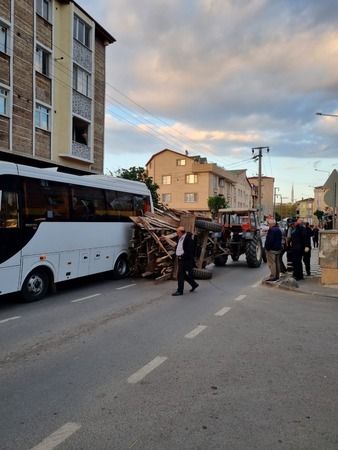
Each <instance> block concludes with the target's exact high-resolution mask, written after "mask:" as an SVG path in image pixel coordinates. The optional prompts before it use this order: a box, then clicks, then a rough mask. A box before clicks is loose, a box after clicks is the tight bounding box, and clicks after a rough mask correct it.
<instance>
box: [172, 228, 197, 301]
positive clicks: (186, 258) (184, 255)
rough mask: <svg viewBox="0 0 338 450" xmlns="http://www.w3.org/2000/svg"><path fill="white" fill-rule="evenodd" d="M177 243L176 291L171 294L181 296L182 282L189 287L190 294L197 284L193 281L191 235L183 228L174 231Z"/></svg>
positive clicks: (192, 243)
mask: <svg viewBox="0 0 338 450" xmlns="http://www.w3.org/2000/svg"><path fill="white" fill-rule="evenodd" d="M176 233H177V236H178V243H177V247H176V258H177V259H178V271H177V290H176V291H175V292H174V293H173V294H172V295H174V296H176V295H183V290H184V281H187V282H188V283H189V284H190V286H191V289H190V292H194V290H195V289H196V288H198V286H199V285H198V283H196V281H195V280H194V277H193V272H192V269H193V267H194V253H195V252H194V250H195V249H194V241H193V238H192V234H191V233H186V231H185V229H184V227H178V228H177V230H176Z"/></svg>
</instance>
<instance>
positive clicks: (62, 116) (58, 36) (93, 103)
mask: <svg viewBox="0 0 338 450" xmlns="http://www.w3.org/2000/svg"><path fill="white" fill-rule="evenodd" d="M35 6H36V2H35V0H0V23H1V20H2V22H3V23H4V25H6V24H8V27H9V34H10V35H11V36H13V40H12V39H11V40H10V43H9V48H10V51H9V52H8V55H7V54H3V53H0V83H1V84H2V87H4V88H6V89H8V91H9V95H8V100H9V101H8V103H9V111H8V117H4V116H0V148H1V150H2V153H0V159H1V156H3V157H5V158H7V157H8V156H7V154H9V153H10V154H11V158H12V160H15V156H16V155H17V157H18V158H20V157H21V156H27V157H28V158H30V161H31V164H32V165H34V158H38V159H39V160H40V161H41V160H46V164H47V165H48V161H49V162H50V161H52V162H53V163H56V164H59V165H67V166H69V167H72V168H77V169H80V170H84V171H95V172H103V153H104V148H103V144H104V115H105V48H106V46H107V45H108V44H110V43H113V42H114V41H115V39H114V38H113V37H112V36H111V35H110V34H109V33H108V32H106V31H105V30H104V29H103V28H102V27H101V26H100V25H99V24H97V23H96V22H95V21H94V20H93V19H92V18H91V17H90V16H89V15H87V14H86V12H85V11H84V10H83V9H82V8H81V7H79V6H78V5H77V4H76V3H75V2H73V1H72V0H70V1H63V0H53V1H50V3H49V6H50V7H51V8H52V10H51V11H50V12H51V14H50V21H49V20H45V19H44V18H43V17H41V16H40V15H39V14H38V13H37V12H36V10H35ZM12 11H13V13H14V17H11V14H12ZM74 15H76V16H77V17H80V19H81V20H82V21H84V22H85V23H87V24H88V26H89V27H90V42H91V44H92V45H93V48H90V49H89V48H87V47H86V46H85V45H82V44H81V42H78V41H77V40H76V39H74V38H73V20H74ZM6 26H7V25H6ZM35 42H36V44H37V45H38V46H40V47H41V48H42V50H45V51H46V52H47V55H46V54H43V71H44V72H45V73H46V75H48V76H46V75H44V74H42V73H40V72H38V71H37V70H34V69H35V67H34V66H35V60H36V48H35V45H34V44H35ZM71 55H73V58H72V56H71ZM46 58H49V60H48V59H46ZM55 61H57V63H55ZM48 63H49V68H50V71H49V70H48V68H47V67H46V64H48ZM74 64H77V65H78V66H79V67H81V68H83V69H85V70H87V71H88V73H90V74H91V82H92V85H91V88H92V89H91V93H89V96H88V97H87V96H85V95H82V94H81V93H80V92H77V91H76V90H74V89H73V78H72V74H73V67H74ZM11 69H13V73H11ZM45 69H46V70H45ZM54 77H55V78H54ZM79 80H80V81H79V83H83V79H81V78H79ZM79 86H80V87H81V88H83V85H82V84H81V85H79ZM80 90H81V89H80ZM39 102H40V103H41V104H42V105H45V106H46V107H48V108H50V116H49V118H50V127H51V129H50V131H44V130H41V129H38V128H36V129H34V123H35V121H34V115H35V111H36V104H37V103H39ZM42 114H43V113H42ZM74 117H82V118H83V119H84V120H85V121H86V122H88V136H89V142H88V145H84V144H83V143H81V141H80V142H72V137H74V136H76V137H77V136H78V134H76V133H74V130H73V126H78V125H77V124H75V125H74V123H75V122H74ZM80 127H81V123H80ZM5 152H6V154H5ZM93 161H94V163H93Z"/></svg>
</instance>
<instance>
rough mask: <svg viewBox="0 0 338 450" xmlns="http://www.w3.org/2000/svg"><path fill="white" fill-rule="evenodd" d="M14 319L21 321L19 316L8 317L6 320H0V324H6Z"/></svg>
mask: <svg viewBox="0 0 338 450" xmlns="http://www.w3.org/2000/svg"><path fill="white" fill-rule="evenodd" d="M16 319H21V316H13V317H8V319H3V320H0V323H6V322H9V321H10V320H16Z"/></svg>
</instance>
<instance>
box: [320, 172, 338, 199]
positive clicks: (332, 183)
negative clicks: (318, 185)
mask: <svg viewBox="0 0 338 450" xmlns="http://www.w3.org/2000/svg"><path fill="white" fill-rule="evenodd" d="M323 187H324V188H325V189H327V192H326V193H325V195H324V200H325V202H326V204H327V205H328V206H331V208H337V207H338V172H337V171H336V169H335V170H333V171H332V173H331V175H330V176H329V178H328V179H327V180H326V183H325V184H324V186H323Z"/></svg>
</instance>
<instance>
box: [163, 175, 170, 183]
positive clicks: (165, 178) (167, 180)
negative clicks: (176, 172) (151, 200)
mask: <svg viewBox="0 0 338 450" xmlns="http://www.w3.org/2000/svg"><path fill="white" fill-rule="evenodd" d="M162 184H171V175H163V176H162Z"/></svg>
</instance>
